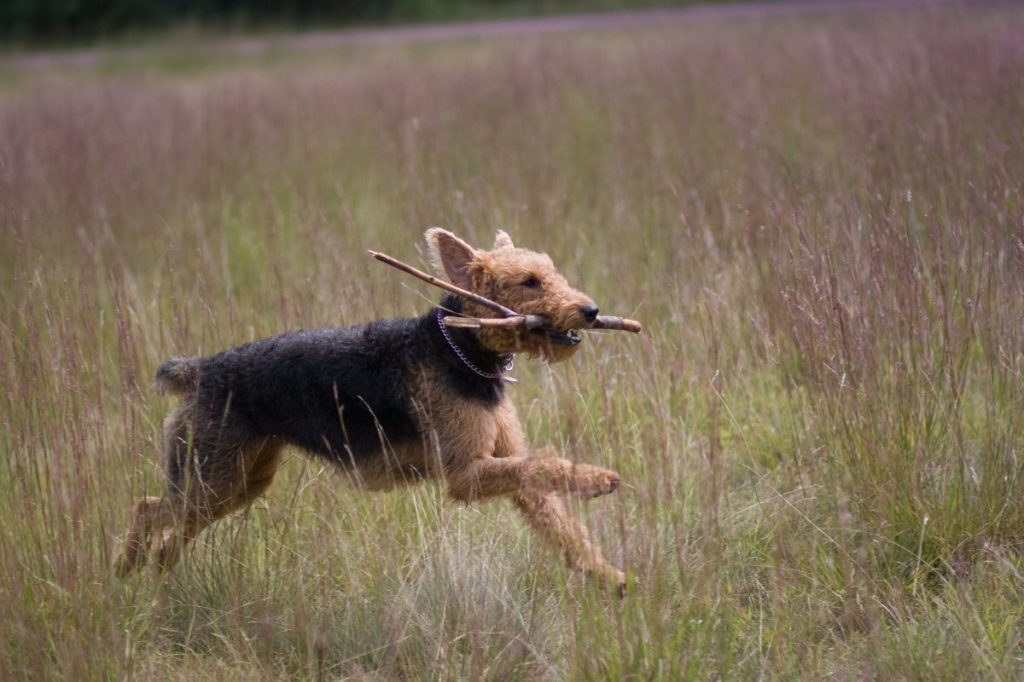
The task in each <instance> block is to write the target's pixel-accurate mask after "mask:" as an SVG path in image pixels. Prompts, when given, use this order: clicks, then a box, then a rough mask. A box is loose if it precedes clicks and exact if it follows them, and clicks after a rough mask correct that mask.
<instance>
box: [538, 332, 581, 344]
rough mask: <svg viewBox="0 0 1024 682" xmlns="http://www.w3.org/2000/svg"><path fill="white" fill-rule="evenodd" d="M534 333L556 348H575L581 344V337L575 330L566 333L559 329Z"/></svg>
mask: <svg viewBox="0 0 1024 682" xmlns="http://www.w3.org/2000/svg"><path fill="white" fill-rule="evenodd" d="M532 331H533V333H534V334H538V335H540V336H543V337H544V338H545V339H547V340H548V342H549V343H552V344H554V345H556V346H575V345H576V344H578V343H579V342H580V335H579V334H578V333H576V330H575V329H570V330H569V331H564V332H563V331H558V330H557V329H534V330H532Z"/></svg>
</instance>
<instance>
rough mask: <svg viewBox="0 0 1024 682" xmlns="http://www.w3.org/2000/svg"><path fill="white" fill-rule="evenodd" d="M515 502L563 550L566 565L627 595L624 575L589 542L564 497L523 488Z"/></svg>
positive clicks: (533, 526)
mask: <svg viewBox="0 0 1024 682" xmlns="http://www.w3.org/2000/svg"><path fill="white" fill-rule="evenodd" d="M512 501H513V503H515V505H516V508H517V509H519V511H520V512H522V514H523V517H524V518H525V519H526V522H527V523H529V524H530V527H531V528H532V529H533V530H535V531H536V532H537V533H538V534H539V535H540V536H541V537H542V538H543V539H544V540H545V542H548V543H549V544H553V545H555V546H556V547H557V548H558V549H559V550H560V551H561V553H562V557H563V558H564V559H565V564H566V566H568V567H569V568H570V569H572V570H575V571H581V572H584V573H587V574H589V575H592V576H594V577H595V578H596V579H597V580H599V581H600V582H601V583H602V584H605V585H608V586H609V587H615V588H616V589H617V590H618V591H619V594H620V596H621V595H622V594H624V592H625V588H626V576H625V574H624V573H623V572H622V571H620V570H619V569H617V568H615V567H614V566H612V565H611V564H609V563H608V562H607V561H605V559H604V556H603V555H602V554H601V550H600V549H598V547H597V545H595V544H593V543H592V542H591V541H590V533H589V532H588V531H587V529H586V527H585V526H584V525H583V524H582V523H580V522H579V521H578V520H577V519H576V518H574V517H573V516H572V515H570V514H569V509H568V506H567V504H566V501H565V499H563V498H562V497H561V496H559V495H558V494H556V493H548V494H544V493H539V492H536V491H533V490H521V491H520V492H518V493H516V494H515V495H513V496H512Z"/></svg>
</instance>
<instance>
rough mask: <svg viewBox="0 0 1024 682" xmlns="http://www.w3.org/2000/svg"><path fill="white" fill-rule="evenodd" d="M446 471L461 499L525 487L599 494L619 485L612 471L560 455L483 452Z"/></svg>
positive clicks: (452, 492) (451, 490) (454, 494)
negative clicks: (574, 461)
mask: <svg viewBox="0 0 1024 682" xmlns="http://www.w3.org/2000/svg"><path fill="white" fill-rule="evenodd" d="M446 475H447V479H448V491H449V494H450V495H451V496H452V497H453V498H455V499H456V500H460V501H463V502H470V501H473V500H481V499H485V498H488V497H494V496H497V495H511V494H513V493H517V492H519V491H520V490H524V489H528V490H534V491H538V492H543V493H571V494H575V495H580V496H582V497H599V496H601V495H607V494H608V493H612V492H615V489H616V488H618V487H619V475H618V474H617V473H615V472H614V471H611V470H609V469H602V468H601V467H596V466H592V465H590V464H574V463H573V462H570V461H569V460H567V459H562V458H560V457H531V456H513V457H491V456H483V457H479V458H477V459H474V460H471V461H469V462H466V463H465V464H463V465H462V466H460V467H458V468H457V469H455V470H453V471H448V472H446Z"/></svg>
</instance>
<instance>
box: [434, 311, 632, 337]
mask: <svg viewBox="0 0 1024 682" xmlns="http://www.w3.org/2000/svg"><path fill="white" fill-rule="evenodd" d="M443 319H444V323H445V324H446V325H448V326H449V327H465V328H468V329H480V328H481V327H511V328H516V327H522V328H524V329H540V328H542V327H546V326H548V323H549V320H548V318H546V317H542V316H540V315H517V316H515V317H502V318H498V317H495V318H487V317H483V318H480V317H455V316H453V315H450V316H447V317H445V318H443ZM590 329H608V330H615V331H624V332H633V333H634V334H639V333H640V332H642V331H643V325H641V324H640V323H639V322H637V321H636V320H630V319H628V318H625V317H613V316H612V315H598V317H597V319H596V320H594V324H593V326H591V327H582V328H581V329H580V330H579V331H584V332H585V331H588V330H590Z"/></svg>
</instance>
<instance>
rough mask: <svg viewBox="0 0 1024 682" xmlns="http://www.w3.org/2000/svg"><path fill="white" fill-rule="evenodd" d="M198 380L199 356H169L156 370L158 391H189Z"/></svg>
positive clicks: (180, 392) (179, 392) (181, 392)
mask: <svg viewBox="0 0 1024 682" xmlns="http://www.w3.org/2000/svg"><path fill="white" fill-rule="evenodd" d="M198 382H199V358H171V359H170V360H168V361H167V362H165V363H164V364H162V365H160V369H158V370H157V371H156V384H155V385H156V390H157V392H158V393H177V394H179V395H180V394H185V393H191V392H192V391H193V390H195V387H196V384H197V383H198Z"/></svg>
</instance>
